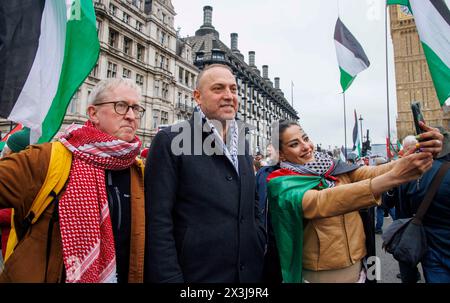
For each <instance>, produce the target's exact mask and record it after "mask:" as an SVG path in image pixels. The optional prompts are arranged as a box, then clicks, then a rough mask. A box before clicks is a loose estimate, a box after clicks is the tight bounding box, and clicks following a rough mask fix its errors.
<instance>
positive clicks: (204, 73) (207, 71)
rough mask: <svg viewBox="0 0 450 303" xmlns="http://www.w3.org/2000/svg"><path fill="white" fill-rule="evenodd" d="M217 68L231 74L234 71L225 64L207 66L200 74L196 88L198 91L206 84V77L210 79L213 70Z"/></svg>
mask: <svg viewBox="0 0 450 303" xmlns="http://www.w3.org/2000/svg"><path fill="white" fill-rule="evenodd" d="M215 68H224V69H226V70H228V71H229V72H230V73H231V74H233V70H232V69H231V68H230V67H229V66H228V65H225V64H218V63H215V64H211V65H207V66H206V67H205V68H204V69H203V70H202V71H201V72H200V74H198V77H197V82H196V83H195V88H196V89H200V88H201V86H202V85H203V82H204V81H203V80H204V78H205V77H208V76H209V75H210V73H211V70H212V69H215Z"/></svg>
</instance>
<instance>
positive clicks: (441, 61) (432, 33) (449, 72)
mask: <svg viewBox="0 0 450 303" xmlns="http://www.w3.org/2000/svg"><path fill="white" fill-rule="evenodd" d="M387 4H388V5H390V4H400V5H404V6H407V7H408V8H409V10H410V11H411V13H412V14H413V16H414V21H415V23H416V28H417V32H418V33H419V38H420V41H421V42H422V47H423V52H424V54H425V57H426V59H427V63H428V68H429V69H430V75H431V78H432V79H433V84H434V88H435V89H436V94H437V97H438V100H439V103H440V104H441V106H443V105H444V104H445V103H447V105H449V106H450V11H449V9H448V6H447V5H446V4H445V1H444V0H388V1H387Z"/></svg>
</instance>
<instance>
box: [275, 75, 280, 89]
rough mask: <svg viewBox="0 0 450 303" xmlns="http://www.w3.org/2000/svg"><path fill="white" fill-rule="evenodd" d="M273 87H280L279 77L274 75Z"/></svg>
mask: <svg viewBox="0 0 450 303" xmlns="http://www.w3.org/2000/svg"><path fill="white" fill-rule="evenodd" d="M275 88H276V89H280V78H279V77H275Z"/></svg>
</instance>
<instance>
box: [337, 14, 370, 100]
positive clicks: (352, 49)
mask: <svg viewBox="0 0 450 303" xmlns="http://www.w3.org/2000/svg"><path fill="white" fill-rule="evenodd" d="M334 44H335V45H336V56H337V59H338V63H339V70H340V71H341V87H342V91H343V92H345V91H346V90H347V88H349V87H350V85H351V84H352V82H353V80H354V79H355V78H356V75H357V74H359V73H360V72H362V71H363V70H365V69H366V68H368V67H369V65H370V62H369V59H368V58H367V56H366V54H365V53H364V50H363V48H362V46H361V44H359V42H358V40H356V38H355V37H354V36H353V35H352V33H351V32H350V31H349V30H348V29H347V27H346V26H345V25H344V23H342V21H341V19H339V18H338V19H337V21H336V26H335V28H334Z"/></svg>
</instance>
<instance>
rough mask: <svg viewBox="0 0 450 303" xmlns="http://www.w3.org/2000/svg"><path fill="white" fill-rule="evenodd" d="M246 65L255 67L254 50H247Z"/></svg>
mask: <svg viewBox="0 0 450 303" xmlns="http://www.w3.org/2000/svg"><path fill="white" fill-rule="evenodd" d="M248 65H250V66H251V67H255V52H254V51H249V52H248Z"/></svg>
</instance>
